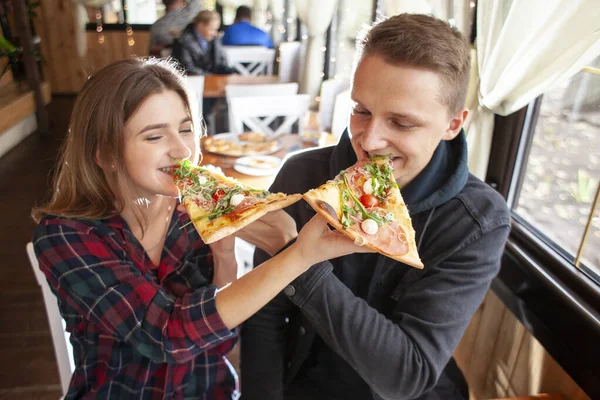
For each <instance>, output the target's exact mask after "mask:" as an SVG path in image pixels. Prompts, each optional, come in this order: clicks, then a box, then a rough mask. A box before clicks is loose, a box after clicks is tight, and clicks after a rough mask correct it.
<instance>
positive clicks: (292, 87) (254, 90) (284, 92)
mask: <svg viewBox="0 0 600 400" xmlns="http://www.w3.org/2000/svg"><path fill="white" fill-rule="evenodd" d="M295 94H298V84H297V83H296V82H290V83H268V84H264V85H262V84H261V85H226V86H225V96H226V97H227V100H229V99H231V98H234V97H248V96H291V95H295Z"/></svg>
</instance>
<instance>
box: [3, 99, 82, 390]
mask: <svg viewBox="0 0 600 400" xmlns="http://www.w3.org/2000/svg"><path fill="white" fill-rule="evenodd" d="M73 100H74V98H73V97H70V96H69V97H55V98H53V100H52V103H51V104H50V105H49V106H48V110H49V113H50V118H51V120H52V127H53V132H52V138H50V139H42V138H40V137H39V135H37V134H33V135H31V136H29V137H28V138H27V139H25V140H24V141H23V142H22V143H20V144H19V145H18V146H17V147H15V148H14V149H12V150H11V151H10V152H8V153H7V154H6V155H4V156H3V157H2V158H0V199H1V203H0V204H1V205H2V207H0V220H1V221H2V224H1V227H2V229H0V255H1V256H0V260H1V261H0V400H4V399H36V400H46V399H48V400H50V399H53V400H55V399H58V398H59V397H60V396H61V390H60V385H59V378H58V371H57V368H56V362H55V359H54V353H53V351H54V350H53V347H52V340H51V338H50V332H49V330H48V321H47V319H46V311H45V309H44V304H43V302H42V295H41V293H40V290H39V288H38V286H37V283H36V281H35V277H34V275H33V272H32V270H31V266H30V264H29V261H28V260H27V254H26V253H25V244H26V243H27V242H28V241H29V240H30V239H31V235H32V233H33V230H34V228H35V224H34V222H33V220H32V219H31V217H30V212H31V207H32V206H33V204H34V203H36V202H40V201H41V200H42V199H43V198H44V196H45V195H46V194H47V193H48V187H49V179H50V178H49V172H50V170H51V168H52V166H53V165H54V163H55V159H56V155H57V152H58V148H59V146H60V141H61V139H62V138H63V135H64V133H65V132H66V130H67V126H68V118H69V116H70V113H71V109H72V106H73Z"/></svg>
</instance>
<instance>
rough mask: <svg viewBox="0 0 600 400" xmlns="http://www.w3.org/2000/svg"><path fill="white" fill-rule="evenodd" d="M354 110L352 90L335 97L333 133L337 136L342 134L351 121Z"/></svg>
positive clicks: (332, 122)
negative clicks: (351, 97)
mask: <svg viewBox="0 0 600 400" xmlns="http://www.w3.org/2000/svg"><path fill="white" fill-rule="evenodd" d="M351 111H352V101H351V99H350V90H345V91H343V92H342V93H340V94H338V95H337V96H336V97H335V106H334V107H333V117H332V120H331V134H332V135H334V136H335V137H340V136H342V133H344V129H346V127H347V126H348V123H349V122H350V112H351Z"/></svg>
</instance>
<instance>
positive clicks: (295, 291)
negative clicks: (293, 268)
mask: <svg viewBox="0 0 600 400" xmlns="http://www.w3.org/2000/svg"><path fill="white" fill-rule="evenodd" d="M331 271H333V265H331V263H330V262H329V261H324V262H321V263H318V264H315V265H313V266H312V267H310V268H309V269H308V270H307V271H306V272H304V273H303V274H302V275H300V276H299V277H298V278H296V279H294V280H293V281H292V283H290V284H289V285H287V286H286V287H285V288H284V289H283V293H284V294H285V295H286V296H287V297H288V298H289V299H290V300H291V301H292V303H294V304H295V305H297V306H298V307H300V308H302V307H303V306H304V304H306V302H307V301H308V299H309V298H310V296H311V295H312V293H313V292H314V290H315V288H316V287H317V285H319V284H320V283H321V282H322V281H323V280H324V279H325V278H327V276H328V275H329V274H330V273H331Z"/></svg>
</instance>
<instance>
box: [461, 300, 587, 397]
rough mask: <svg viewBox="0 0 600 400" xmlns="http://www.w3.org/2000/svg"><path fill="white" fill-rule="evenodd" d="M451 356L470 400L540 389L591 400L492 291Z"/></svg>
mask: <svg viewBox="0 0 600 400" xmlns="http://www.w3.org/2000/svg"><path fill="white" fill-rule="evenodd" d="M454 356H455V358H456V361H457V363H458V365H459V367H460V368H461V370H462V371H463V373H464V374H465V377H466V379H467V381H468V382H469V387H470V389H471V399H472V400H487V399H499V398H511V397H517V396H528V395H536V394H540V393H555V394H559V395H561V396H562V397H563V398H564V399H565V400H591V399H590V398H589V396H587V395H586V394H585V393H584V392H583V390H581V388H579V387H578V386H577V384H576V383H575V382H574V381H573V380H572V379H571V377H570V376H569V375H568V374H567V373H566V372H565V371H564V370H563V369H562V368H561V367H560V365H558V363H557V362H556V361H555V360H554V359H553V358H552V357H551V356H550V355H549V354H548V353H547V352H546V350H545V349H544V348H543V347H542V346H541V344H540V343H539V342H538V341H537V340H536V339H535V338H534V337H533V336H532V335H531V334H530V333H529V332H527V330H526V329H525V327H524V326H523V325H522V324H521V323H520V321H519V320H518V319H517V318H516V317H515V316H514V315H513V314H512V313H511V312H510V310H508V309H507V308H506V307H505V306H504V304H503V303H502V302H501V301H500V299H499V298H498V297H497V296H496V295H495V294H493V292H492V291H490V292H488V294H487V296H486V297H485V299H484V301H483V303H482V305H481V306H480V307H479V310H478V311H477V312H476V313H475V315H474V316H473V318H472V320H471V323H470V325H469V327H468V328H467V330H466V331H465V334H464V336H463V338H462V340H461V342H460V343H459V345H458V347H457V349H456V352H455V354H454Z"/></svg>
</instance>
